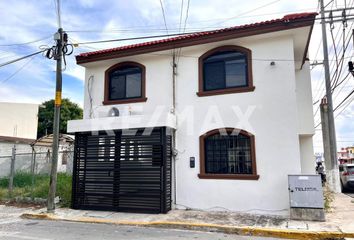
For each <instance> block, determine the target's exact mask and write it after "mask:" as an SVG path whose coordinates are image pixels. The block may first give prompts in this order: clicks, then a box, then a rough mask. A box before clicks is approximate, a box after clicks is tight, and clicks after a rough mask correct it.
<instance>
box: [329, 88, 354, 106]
mask: <svg viewBox="0 0 354 240" xmlns="http://www.w3.org/2000/svg"><path fill="white" fill-rule="evenodd" d="M353 93H354V89H353V90H352V91H351V92H350V93H349V94H348V95H347V96H346V97H345V98H344V99H343V100H342V101H341V102H340V103H339V104H338V105H337V106H336V107H335V108H334V110H333V111H336V110H337V109H338V108H339V107H340V106H341V105H342V104H343V103H344V102H345V101H346V100H347V99H348V98H349V97H350V96H352V95H353Z"/></svg>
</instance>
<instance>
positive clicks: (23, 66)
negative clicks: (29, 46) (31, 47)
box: [0, 56, 35, 84]
mask: <svg viewBox="0 0 354 240" xmlns="http://www.w3.org/2000/svg"><path fill="white" fill-rule="evenodd" d="M34 58H35V56H33V57H31V58H30V59H29V60H28V61H27V62H26V63H25V64H23V65H22V66H21V67H20V68H19V69H17V70H16V71H15V72H14V73H13V74H11V75H10V76H9V77H8V78H6V79H4V80H2V81H0V84H4V83H6V82H7V81H9V80H10V79H11V78H13V77H14V76H15V75H16V74H18V73H19V72H21V70H23V69H24V68H25V67H26V66H27V65H28V64H29V63H30V62H31V61H32V60H33V59H34Z"/></svg>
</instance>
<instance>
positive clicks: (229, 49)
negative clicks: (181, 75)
mask: <svg viewBox="0 0 354 240" xmlns="http://www.w3.org/2000/svg"><path fill="white" fill-rule="evenodd" d="M250 58H251V52H250V50H248V49H246V48H242V47H238V46H224V47H219V48H216V49H212V50H210V51H208V52H207V53H205V54H203V56H201V57H200V59H199V92H198V95H199V96H208V95H216V94H226V93H235V92H247V91H253V90H254V87H253V83H252V69H251V67H252V66H251V59H250Z"/></svg>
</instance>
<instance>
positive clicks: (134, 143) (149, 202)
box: [72, 127, 171, 213]
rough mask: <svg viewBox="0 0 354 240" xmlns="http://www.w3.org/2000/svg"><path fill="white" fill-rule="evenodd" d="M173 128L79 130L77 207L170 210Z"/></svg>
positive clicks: (75, 178)
mask: <svg viewBox="0 0 354 240" xmlns="http://www.w3.org/2000/svg"><path fill="white" fill-rule="evenodd" d="M167 131H169V129H168V128H165V127H161V128H154V130H153V131H152V132H151V133H149V134H147V133H148V132H146V131H145V132H144V129H136V130H129V132H127V131H124V130H123V131H122V130H115V131H112V132H110V133H109V134H107V133H106V132H105V133H103V132H102V133H101V132H100V133H98V134H91V133H76V136H75V137H76V138H75V156H74V171H73V195H72V203H73V208H74V209H93V210H110V211H122V212H144V213H166V212H168V211H169V210H170V209H171V135H170V134H168V133H167Z"/></svg>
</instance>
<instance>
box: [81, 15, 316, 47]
mask: <svg viewBox="0 0 354 240" xmlns="http://www.w3.org/2000/svg"><path fill="white" fill-rule="evenodd" d="M312 21H314V19H298V20H292V22H293V23H299V22H312ZM218 30H219V29H215V30H211V31H209V32H213V31H218ZM205 32H208V31H205ZM200 33H201V32H187V33H172V34H161V35H150V36H140V37H132V38H118V39H108V40H98V41H88V42H79V43H76V44H97V43H109V42H121V41H129V40H141V39H150V38H161V37H173V36H182V35H193V34H200Z"/></svg>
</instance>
